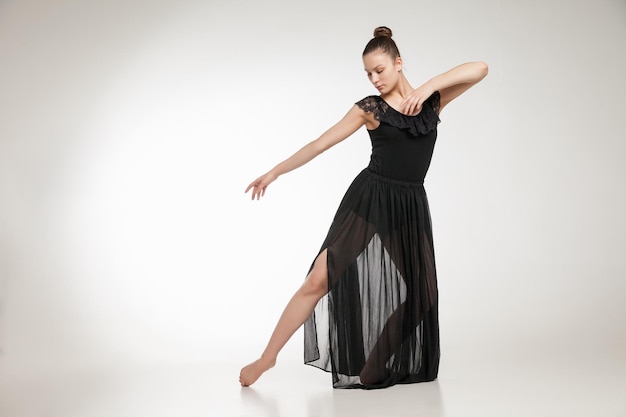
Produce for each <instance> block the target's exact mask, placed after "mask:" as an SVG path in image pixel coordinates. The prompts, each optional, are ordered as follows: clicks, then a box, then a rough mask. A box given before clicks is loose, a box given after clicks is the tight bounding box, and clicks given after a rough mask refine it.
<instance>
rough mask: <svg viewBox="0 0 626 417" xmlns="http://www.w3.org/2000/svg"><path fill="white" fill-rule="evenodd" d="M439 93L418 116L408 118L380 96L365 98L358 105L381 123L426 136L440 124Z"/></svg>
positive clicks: (425, 104)
mask: <svg viewBox="0 0 626 417" xmlns="http://www.w3.org/2000/svg"><path fill="white" fill-rule="evenodd" d="M439 100H440V96H439V92H438V91H435V93H433V95H432V96H430V97H429V98H428V99H427V100H426V101H425V102H424V104H423V105H422V111H421V112H420V113H419V114H418V115H417V116H407V115H406V114H402V113H400V112H399V111H397V110H395V109H394V108H392V107H390V106H389V104H387V103H386V102H385V100H383V99H382V98H380V96H369V97H365V98H364V99H363V100H360V101H358V102H357V103H356V105H357V106H359V107H360V108H361V109H363V111H365V112H367V113H372V114H373V115H374V118H375V119H376V120H378V121H379V122H385V123H387V124H389V125H391V126H395V127H397V128H400V129H407V130H408V131H409V132H410V133H411V134H412V135H413V136H419V135H425V134H427V133H428V132H430V131H432V130H434V129H436V128H437V124H439V122H440V120H439V108H440V104H439Z"/></svg>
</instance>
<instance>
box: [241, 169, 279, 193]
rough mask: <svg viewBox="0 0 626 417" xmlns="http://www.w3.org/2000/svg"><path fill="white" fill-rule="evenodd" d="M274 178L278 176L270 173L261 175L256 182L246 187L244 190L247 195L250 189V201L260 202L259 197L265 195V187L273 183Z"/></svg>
mask: <svg viewBox="0 0 626 417" xmlns="http://www.w3.org/2000/svg"><path fill="white" fill-rule="evenodd" d="M276 178H278V176H277V175H276V174H274V173H273V172H272V171H270V172H268V173H267V174H263V175H261V176H260V177H259V178H257V179H256V180H254V181H252V182H251V183H250V185H248V188H246V191H245V192H246V193H247V192H248V191H250V189H252V199H253V200H255V199H256V200H260V199H261V197H263V196H264V195H265V190H266V189H267V186H268V185H270V184H271V183H272V182H274V180H275V179H276Z"/></svg>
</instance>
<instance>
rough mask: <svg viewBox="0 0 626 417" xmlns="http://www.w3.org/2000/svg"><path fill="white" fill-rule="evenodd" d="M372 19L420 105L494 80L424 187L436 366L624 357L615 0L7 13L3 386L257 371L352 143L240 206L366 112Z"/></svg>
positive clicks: (623, 89) (345, 169)
mask: <svg viewBox="0 0 626 417" xmlns="http://www.w3.org/2000/svg"><path fill="white" fill-rule="evenodd" d="M378 25H387V26H389V27H391V28H392V30H393V31H394V38H395V40H396V41H397V43H398V45H399V47H400V51H401V53H402V55H403V57H404V62H405V73H406V74H407V76H408V78H409V80H410V81H411V82H412V83H413V85H414V86H418V85H419V84H421V83H422V82H424V81H426V80H427V79H428V78H430V77H432V76H434V75H436V74H438V73H440V72H443V71H445V70H447V69H449V68H451V67H452V66H454V65H457V64H460V63H462V62H466V61H472V60H484V61H486V62H487V63H488V64H489V66H490V73H489V75H488V77H487V78H486V79H485V80H484V81H483V82H482V83H480V84H479V85H478V86H477V87H475V88H474V89H472V90H470V91H469V92H468V93H466V94H465V95H464V96H462V97H461V98H459V99H458V100H457V101H455V102H453V103H452V104H451V105H450V106H449V107H447V108H446V109H445V110H444V112H443V113H442V115H441V118H442V123H441V124H440V129H439V139H438V143H437V146H436V150H435V155H434V158H433V163H432V166H431V170H430V172H429V174H428V177H427V182H426V188H427V191H428V194H429V199H430V203H431V211H432V215H433V227H434V235H435V250H436V255H437V265H438V274H439V285H440V298H441V301H440V315H441V333H442V348H443V355H444V356H443V361H444V362H443V363H445V360H446V357H455V356H456V357H458V358H467V359H478V360H491V359H494V358H496V359H497V358H501V359H503V360H514V361H522V362H523V361H530V360H532V358H536V357H546V356H548V357H549V356H554V357H555V358H556V357H558V356H559V355H561V354H562V353H564V352H566V353H568V354H571V355H574V357H578V358H583V360H585V361H588V360H591V358H593V357H596V356H597V355H603V356H607V355H609V356H614V357H616V358H620V360H623V359H624V358H625V351H626V302H625V301H626V296H625V294H626V284H625V281H624V277H625V276H626V266H625V263H624V254H625V253H626V242H625V238H624V236H625V234H626V220H625V216H624V213H626V198H625V197H624V189H625V179H626V168H625V164H624V162H623V160H624V157H625V155H626V140H625V139H626V137H625V133H624V131H625V127H626V125H625V122H624V120H625V118H624V110H625V106H624V97H625V94H626V82H625V81H624V80H625V79H624V74H625V73H626V49H624V39H626V3H624V2H623V1H620V0H613V1H611V0H602V1H594V2H582V1H578V2H571V1H527V2H519V1H498V0H481V1H473V2H465V1H453V0H447V1H436V2H435V1H428V2H426V1H414V0H412V1H399V0H395V1H387V2H380V1H376V2H374V1H366V0H363V1H358V2H357V1H350V2H337V1H333V2H331V1H326V0H323V1H316V2H311V3H304V2H294V1H287V0H284V1H280V0H270V1H265V2H256V1H251V0H250V1H203V2H201V1H191V0H184V1H171V2H166V1H143V0H131V1H107V2H104V1H70V0H58V1H52V2H51V1H44V0H23V1H19V2H18V1H4V2H2V3H0V57H1V58H0V59H1V63H0V349H1V353H0V370H1V371H3V372H5V375H6V374H17V373H28V372H35V373H37V372H46V371H55V370H62V369H63V370H66V369H93V368H106V367H108V366H111V365H119V364H139V365H148V366H149V365H150V364H155V363H183V362H210V361H214V360H220V361H223V360H228V361H235V362H241V364H245V363H246V362H248V361H249V360H251V359H253V358H254V357H255V356H256V355H258V354H259V353H260V351H261V350H262V348H263V347H264V345H265V343H266V341H267V337H268V336H269V334H270V332H271V330H272V329H273V326H274V324H275V322H276V319H277V318H278V315H279V314H280V312H281V311H282V308H283V306H284V305H285V303H286V302H287V300H288V298H289V297H290V296H291V294H292V293H293V292H294V291H295V290H296V289H297V287H298V286H299V285H300V284H301V282H302V280H303V279H304V275H305V273H306V271H307V270H308V267H309V264H310V262H311V261H312V260H313V257H314V256H315V254H316V253H317V250H318V249H319V246H320V245H321V243H322V240H323V239H324V237H325V234H326V232H327V228H328V226H329V225H330V220H331V219H332V216H333V214H334V211H335V210H336V207H337V205H338V203H339V200H340V199H341V197H342V195H343V192H344V191H345V189H346V188H347V186H348V184H349V183H350V182H351V180H352V178H353V177H354V176H355V175H356V174H357V173H358V172H359V171H360V170H361V169H362V168H363V167H364V166H365V165H366V164H367V162H368V156H369V139H368V137H367V134H366V132H365V130H360V131H359V132H357V133H356V134H355V135H354V136H353V137H351V138H350V139H348V140H346V141H345V142H343V143H341V144H339V145H337V146H336V147H335V148H333V149H332V150H330V151H329V152H327V153H325V154H323V155H322V156H320V157H319V158H318V159H316V160H314V161H313V162H311V163H310V164H309V165H306V166H305V167H303V168H301V169H300V170H298V171H295V172H293V173H290V174H288V175H286V176H284V177H281V178H280V179H279V180H278V181H277V182H276V183H274V184H273V185H272V186H271V187H270V189H269V191H268V194H267V196H266V198H265V199H263V200H262V201H260V202H251V201H250V200H249V196H248V195H245V194H244V193H243V191H244V189H245V187H246V186H247V185H248V183H249V182H250V181H251V180H253V179H254V178H256V177H257V176H258V175H260V174H262V173H263V172H265V171H266V170H267V169H269V168H271V167H272V166H273V165H274V164H275V163H277V162H279V161H281V160H282V159H284V158H286V157H287V156H289V155H290V154H291V153H292V152H293V151H295V150H297V149H298V148H299V147H300V146H302V145H304V144H305V143H306V142H308V141H309V140H312V139H314V138H316V137H317V136H318V135H319V134H321V133H322V132H323V131H324V130H325V129H327V128H328V127H330V126H331V125H332V124H333V123H335V122H336V121H337V120H339V119H340V118H341V117H342V116H343V114H344V113H345V112H347V111H348V110H349V108H350V107H351V106H352V104H353V103H354V102H356V101H358V100H360V99H361V98H363V97H365V96H367V95H370V94H374V93H376V91H375V90H374V89H373V87H372V86H371V85H370V84H369V82H368V81H367V78H366V76H365V73H364V71H363V67H362V62H361V52H362V50H363V47H364V46H365V44H366V43H367V41H368V40H369V39H370V38H371V34H372V31H373V29H374V28H375V27H376V26H378ZM301 356H302V350H301V334H300V333H298V334H297V335H296V337H295V338H294V339H293V340H292V342H290V343H289V344H288V345H287V347H286V348H285V351H284V353H283V355H282V357H281V359H283V360H287V361H289V360H291V361H294V362H295V361H300V360H301ZM585 358H586V359H585Z"/></svg>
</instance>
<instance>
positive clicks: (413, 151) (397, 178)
mask: <svg viewBox="0 0 626 417" xmlns="http://www.w3.org/2000/svg"><path fill="white" fill-rule="evenodd" d="M357 105H358V106H360V107H361V108H363V109H364V110H365V111H369V112H372V113H373V114H374V116H375V117H376V119H377V120H379V121H380V126H379V127H378V128H377V129H374V130H370V131H369V134H370V137H371V140H372V156H371V160H370V165H369V166H368V167H367V168H366V169H364V170H363V171H362V172H361V173H360V174H359V175H358V176H357V177H356V178H355V180H354V181H353V182H352V184H351V185H350V187H349V188H348V190H347V191H346V194H345V196H344V198H343V200H342V201H341V203H340V205H339V208H338V210H337V213H336V215H335V217H334V220H333V222H332V224H331V227H330V229H329V231H328V235H327V237H326V239H325V241H324V243H323V244H322V247H321V249H320V253H322V252H323V251H327V266H328V289H329V292H328V294H327V295H326V296H325V297H323V298H322V299H321V300H320V302H319V303H318V304H317V306H316V308H315V310H314V312H313V314H312V315H311V316H310V317H309V319H308V320H307V321H306V322H305V326H304V342H305V349H304V361H305V363H306V364H309V365H312V366H316V367H318V368H321V369H323V370H325V371H328V372H331V373H332V379H333V387H335V388H365V389H374V388H384V387H388V386H391V385H394V384H399V383H412V382H422V381H431V380H434V379H436V378H437V373H438V368H439V357H440V349H439V324H438V309H437V307H438V306H437V302H438V292H437V276H436V269H435V257H434V249H433V236H432V229H431V220H430V211H429V207H428V200H427V197H426V192H425V190H424V186H423V179H424V176H425V175H426V172H427V170H428V166H429V164H430V160H431V156H432V151H433V148H434V143H435V139H436V126H437V123H438V122H439V118H438V110H439V94H438V93H435V94H434V95H433V96H431V98H430V99H429V100H428V101H427V102H426V103H424V108H423V110H422V112H421V113H420V114H419V115H417V116H405V115H402V114H401V113H399V112H397V111H396V110H394V109H393V108H391V107H390V106H389V105H388V104H387V103H385V102H384V100H382V99H381V98H380V97H378V96H371V97H367V98H365V99H363V100H361V101H360V102H358V103H357ZM400 119H401V121H399V120H400Z"/></svg>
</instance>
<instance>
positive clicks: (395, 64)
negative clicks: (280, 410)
mask: <svg viewBox="0 0 626 417" xmlns="http://www.w3.org/2000/svg"><path fill="white" fill-rule="evenodd" d="M391 36H392V33H391V30H390V29H389V28H386V27H379V28H376V30H375V31H374V38H372V39H371V40H370V41H369V42H368V44H367V46H366V47H365V50H364V51H363V64H364V66H365V72H366V73H367V76H368V78H369V80H370V81H371V83H372V84H373V85H374V87H375V88H376V89H377V90H378V92H379V93H380V95H377V96H369V97H366V98H364V99H363V100H361V101H359V102H357V103H356V104H355V105H354V106H353V107H352V108H351V109H350V110H349V111H348V113H347V114H346V115H345V116H344V117H343V119H341V120H340V121H339V122H338V123H337V124H336V125H334V126H332V127H331V128H330V129H328V130H327V131H326V132H325V133H323V134H322V135H321V136H320V137H319V138H317V139H316V140H314V141H312V142H310V143H308V144H307V145H305V146H304V147H303V148H301V149H300V150H299V151H297V152H296V153H294V154H293V155H292V156H291V157H289V158H288V159H286V160H285V161H283V162H281V163H279V164H278V165H276V166H275V167H274V168H272V169H271V170H270V171H268V172H267V173H266V174H264V175H262V176H260V177H259V178H257V179H256V180H254V181H252V183H250V185H249V186H248V188H246V192H248V191H250V190H252V199H253V200H254V199H257V200H258V199H260V198H261V197H262V196H263V195H264V194H265V191H266V189H267V187H268V186H269V185H270V184H271V183H272V182H273V181H274V180H276V179H277V178H278V177H279V176H280V175H282V174H285V173H287V172H289V171H292V170H294V169H296V168H298V167H300V166H302V165H304V164H306V163H307V162H309V161H310V160H312V159H313V158H315V157H316V156H318V155H319V154H321V153H322V152H324V151H326V150H327V149H329V148H331V147H332V146H334V145H336V144H337V143H339V142H341V141H342V140H344V139H346V138H347V137H349V136H350V135H352V134H353V133H354V132H355V131H356V130H358V129H359V128H360V127H362V126H363V125H365V127H366V128H367V130H368V133H369V135H370V139H371V142H372V153H371V158H370V163H369V165H368V167H367V168H365V169H364V170H363V171H362V172H361V173H360V174H359V175H358V176H357V177H356V178H355V180H354V181H353V183H352V184H351V185H350V187H349V188H348V190H347V192H346V194H345V196H344V198H343V200H342V201H341V204H340V206H339V208H338V210H337V213H336V215H335V218H334V220H333V222H332V224H331V226H330V230H329V232H328V235H327V237H326V239H325V241H324V243H323V244H322V247H321V249H320V252H319V253H318V255H317V257H316V258H315V260H314V262H313V264H312V266H311V268H310V271H309V274H308V275H307V277H306V280H305V281H304V283H303V284H302V286H301V287H300V288H299V289H298V291H296V293H295V294H294V296H293V297H292V299H291V300H290V301H289V303H288V304H287V306H286V307H285V310H284V312H283V314H282V315H281V317H280V319H279V321H278V324H277V325H276V328H275V330H274V332H273V334H272V335H271V337H270V340H269V343H268V344H267V347H266V348H265V350H264V352H263V354H262V355H261V357H260V358H259V359H258V360H256V361H254V362H252V363H250V364H249V365H247V366H245V367H244V368H243V369H242V370H241V373H240V376H239V381H240V383H241V385H242V386H249V385H251V384H252V383H254V382H255V381H256V380H257V379H258V378H259V377H260V376H261V374H262V373H263V372H265V371H267V370H268V369H270V368H271V367H272V366H274V364H275V362H276V358H277V356H278V353H279V352H280V350H281V349H282V347H283V346H284V345H285V343H287V341H288V340H289V338H290V337H291V336H292V335H293V334H294V333H295V331H296V330H297V329H298V328H299V327H300V326H301V325H302V324H304V326H305V327H304V334H305V335H304V337H305V363H306V364H309V365H313V366H316V367H319V368H321V369H323V370H326V371H329V372H332V376H333V387H335V388H368V389H371V388H383V387H388V386H391V385H394V384H398V383H410V382H421V381H432V380H434V379H435V378H436V377H437V372H438V368H439V324H438V313H437V311H438V310H437V277H436V272H435V259H434V250H433V238H432V231H431V223H430V213H429V209H428V201H427V199H426V193H425V191H424V187H423V181H424V177H425V175H426V172H427V170H428V167H429V165H430V160H431V156H432V153H433V148H434V145H435V140H436V137H437V124H438V123H439V114H440V112H441V110H442V109H443V108H444V107H445V106H446V105H447V104H448V103H450V102H451V101H452V100H454V99H455V98H456V97H458V96H459V95H461V94H462V93H463V92H465V91H466V90H467V89H469V88H470V87H472V86H473V85H474V84H476V83H478V82H479V81H480V80H482V79H483V78H484V77H485V76H486V75H487V65H486V64H485V63H484V62H470V63H465V64H462V65H459V66H457V67H455V68H452V69H451V70H449V71H447V72H444V73H443V74H440V75H438V76H436V77H434V78H432V79H431V80H429V81H427V82H426V83H424V84H422V85H421V86H419V87H418V88H413V87H412V86H411V84H410V83H409V81H408V80H407V78H406V77H405V75H404V73H403V72H402V58H401V57H400V53H399V51H398V48H397V46H396V44H395V42H394V41H393V39H392V38H391Z"/></svg>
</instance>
